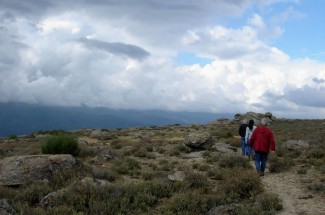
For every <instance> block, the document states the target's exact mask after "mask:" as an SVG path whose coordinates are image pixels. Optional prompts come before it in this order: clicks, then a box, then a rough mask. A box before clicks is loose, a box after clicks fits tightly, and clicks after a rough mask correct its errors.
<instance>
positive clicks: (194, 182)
mask: <svg viewBox="0 0 325 215" xmlns="http://www.w3.org/2000/svg"><path fill="white" fill-rule="evenodd" d="M185 182H186V183H187V184H188V186H189V187H190V188H207V187H208V186H209V182H208V177H207V176H205V175H203V174H200V173H193V172H188V173H187V174H186V176H185Z"/></svg>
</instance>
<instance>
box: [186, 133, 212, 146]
mask: <svg viewBox="0 0 325 215" xmlns="http://www.w3.org/2000/svg"><path fill="white" fill-rule="evenodd" d="M212 144H213V140H212V136H211V134H210V133H207V132H195V133H190V134H188V135H187V136H186V137H185V145H186V146H187V147H189V148H192V149H207V148H208V147H209V146H211V145H212Z"/></svg>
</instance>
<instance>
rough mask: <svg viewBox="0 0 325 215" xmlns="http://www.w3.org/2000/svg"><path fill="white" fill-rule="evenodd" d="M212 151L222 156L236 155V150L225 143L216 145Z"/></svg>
mask: <svg viewBox="0 0 325 215" xmlns="http://www.w3.org/2000/svg"><path fill="white" fill-rule="evenodd" d="M212 148H213V149H215V150H217V151H218V152H220V153H221V154H223V155H227V156H232V155H236V152H237V148H236V147H234V146H231V145H229V144H225V143H216V144H214V145H213V146H212Z"/></svg>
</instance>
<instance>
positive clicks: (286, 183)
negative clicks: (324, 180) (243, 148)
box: [250, 161, 325, 215]
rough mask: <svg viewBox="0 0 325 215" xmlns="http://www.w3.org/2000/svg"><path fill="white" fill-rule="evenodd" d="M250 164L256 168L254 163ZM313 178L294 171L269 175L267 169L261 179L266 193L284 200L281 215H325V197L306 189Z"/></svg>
mask: <svg viewBox="0 0 325 215" xmlns="http://www.w3.org/2000/svg"><path fill="white" fill-rule="evenodd" d="M250 164H251V165H252V166H253V167H254V168H255V163H254V161H250ZM310 171H312V170H310ZM311 177H312V176H310V175H309V174H308V175H307V174H297V173H296V171H295V170H294V169H292V170H290V171H288V172H285V173H269V171H268V169H266V171H265V176H263V177H261V179H262V182H263V184H264V187H265V189H266V192H272V193H276V194H277V195H279V197H280V199H282V201H283V209H282V210H281V211H280V212H279V213H278V214H279V215H293V214H295V215H324V214H325V198H324V196H323V197H322V196H320V195H318V194H317V193H313V192H311V191H310V190H308V189H307V188H306V187H307V185H308V182H310V181H312V178H311Z"/></svg>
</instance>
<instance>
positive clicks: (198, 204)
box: [162, 192, 213, 215]
mask: <svg viewBox="0 0 325 215" xmlns="http://www.w3.org/2000/svg"><path fill="white" fill-rule="evenodd" d="M212 206H213V197H212V196H204V195H202V194H196V193H190V192H186V193H177V194H175V195H174V196H173V197H171V198H170V199H169V201H168V202H167V204H166V205H165V206H164V207H163V209H162V210H163V211H162V212H163V214H178V215H188V214H206V212H208V210H209V209H210V208H212Z"/></svg>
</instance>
